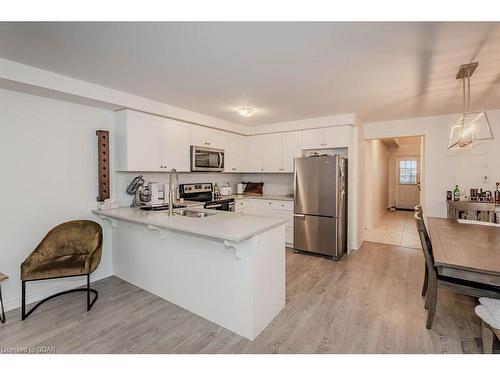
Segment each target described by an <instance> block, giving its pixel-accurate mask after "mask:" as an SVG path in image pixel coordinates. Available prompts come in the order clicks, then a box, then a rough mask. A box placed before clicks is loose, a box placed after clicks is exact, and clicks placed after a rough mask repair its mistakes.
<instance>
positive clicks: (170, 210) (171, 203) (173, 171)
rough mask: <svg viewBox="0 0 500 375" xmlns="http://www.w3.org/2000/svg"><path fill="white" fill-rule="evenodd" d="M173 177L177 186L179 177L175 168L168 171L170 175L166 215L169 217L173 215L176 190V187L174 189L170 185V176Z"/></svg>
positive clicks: (169, 177) (172, 185)
mask: <svg viewBox="0 0 500 375" xmlns="http://www.w3.org/2000/svg"><path fill="white" fill-rule="evenodd" d="M174 175H175V184H176V185H179V176H178V175H177V170H176V169H175V168H172V169H171V170H170V173H169V175H168V185H169V187H168V214H169V216H172V215H173V214H174V211H173V210H174V202H175V198H174V193H175V191H176V190H177V188H176V187H174V184H172V176H174Z"/></svg>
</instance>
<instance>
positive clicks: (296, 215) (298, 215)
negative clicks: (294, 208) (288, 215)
mask: <svg viewBox="0 0 500 375" xmlns="http://www.w3.org/2000/svg"><path fill="white" fill-rule="evenodd" d="M293 216H295V217H306V215H303V214H293Z"/></svg>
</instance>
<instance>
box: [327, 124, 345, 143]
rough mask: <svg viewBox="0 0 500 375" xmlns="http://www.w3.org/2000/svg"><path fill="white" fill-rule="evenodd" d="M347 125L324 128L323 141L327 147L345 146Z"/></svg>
mask: <svg viewBox="0 0 500 375" xmlns="http://www.w3.org/2000/svg"><path fill="white" fill-rule="evenodd" d="M347 131H348V127H347V126H332V127H329V128H325V143H326V147H328V148H340V147H347V146H348V144H347Z"/></svg>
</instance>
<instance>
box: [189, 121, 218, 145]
mask: <svg viewBox="0 0 500 375" xmlns="http://www.w3.org/2000/svg"><path fill="white" fill-rule="evenodd" d="M225 138H226V133H225V132H223V131H221V130H217V129H211V128H206V127H204V126H198V125H191V144H192V145H195V146H203V147H212V148H220V149H224V148H225V146H226V140H225Z"/></svg>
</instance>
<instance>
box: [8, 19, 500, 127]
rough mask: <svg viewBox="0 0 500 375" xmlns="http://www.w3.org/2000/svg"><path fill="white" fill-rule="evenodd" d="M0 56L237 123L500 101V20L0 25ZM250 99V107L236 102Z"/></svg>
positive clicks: (450, 109) (371, 116)
mask: <svg viewBox="0 0 500 375" xmlns="http://www.w3.org/2000/svg"><path fill="white" fill-rule="evenodd" d="M0 58H4V59H8V60H13V61H16V62H19V63H23V64H27V65H31V66H34V67H38V68H41V69H45V70H48V71H52V72H55V73H59V74H63V75H67V76H70V77H73V78H77V79H81V80H84V81H88V82H92V83H95V84H99V85H102V86H106V87H109V88H113V89H117V90H121V91H125V92H129V93H132V94H135V95H139V96H142V97H145V98H149V99H153V100H157V101H160V102H164V103H168V104H171V105H174V106H178V107H181V108H185V109H188V110H191V111H195V112H199V113H203V114H206V115H210V116H213V117H217V118H220V119H223V120H226V121H230V122H233V123H238V124H243V125H262V124H270V123H276V122H284V121H291V120H301V119H307V118H314V117H322V116H330V115H336V114H342V113H355V114H357V115H358V116H359V117H360V118H361V119H362V120H363V121H378V120H391V119H399V118H408V117H420V116H431V115H440V114H447V113H457V112H459V111H460V105H461V103H460V81H457V80H455V74H456V72H457V70H458V67H459V65H461V64H464V63H468V62H472V61H479V67H478V69H477V70H476V72H475V73H474V76H473V78H472V82H473V85H472V87H473V93H472V98H473V102H472V107H473V108H472V109H474V110H476V109H477V110H482V109H492V108H499V107H500V24H498V23H486V22H481V23H472V22H467V23H466V22H458V23H447V22H443V23H440V22H438V23H411V22H407V23H402V22H395V23H389V22H387V23H386V22H382V23H374V22H361V23H345V22H316V23H311V22H300V23H293V22H280V23H274V22H271V23H260V22H249V23H236V22H227V23H218V22H212V23H208V22H203V23H193V22H187V23H186V22H184V23H180V22H155V23H144V22H136V23H123V22H119V23H107V22H105V23H87V22H84V23H65V22H63V23H52V22H47V23H8V22H3V23H0ZM246 106H249V107H252V108H255V114H254V115H253V116H251V117H242V116H240V115H239V114H238V109H239V108H241V107H246Z"/></svg>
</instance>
